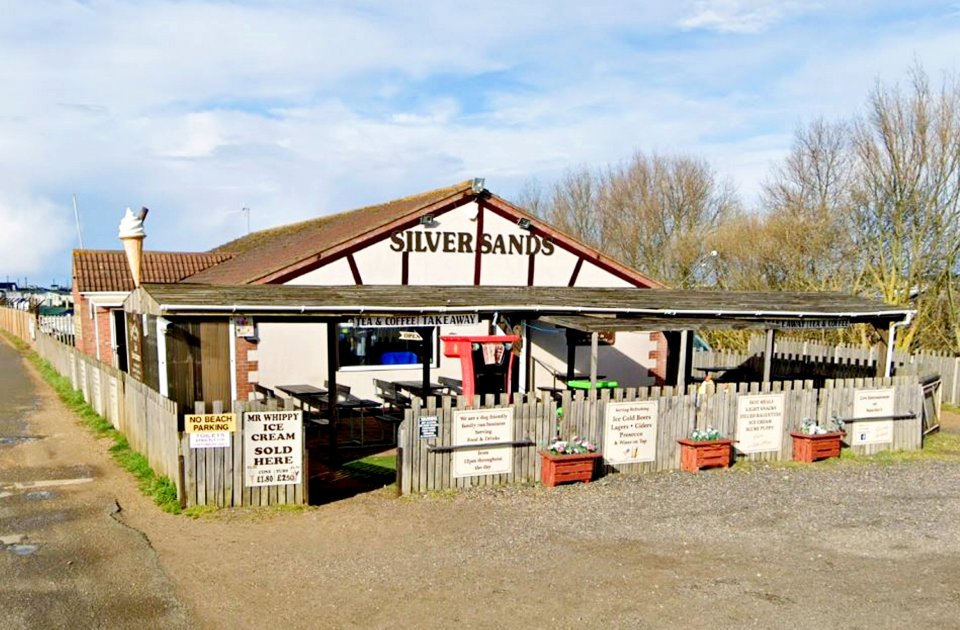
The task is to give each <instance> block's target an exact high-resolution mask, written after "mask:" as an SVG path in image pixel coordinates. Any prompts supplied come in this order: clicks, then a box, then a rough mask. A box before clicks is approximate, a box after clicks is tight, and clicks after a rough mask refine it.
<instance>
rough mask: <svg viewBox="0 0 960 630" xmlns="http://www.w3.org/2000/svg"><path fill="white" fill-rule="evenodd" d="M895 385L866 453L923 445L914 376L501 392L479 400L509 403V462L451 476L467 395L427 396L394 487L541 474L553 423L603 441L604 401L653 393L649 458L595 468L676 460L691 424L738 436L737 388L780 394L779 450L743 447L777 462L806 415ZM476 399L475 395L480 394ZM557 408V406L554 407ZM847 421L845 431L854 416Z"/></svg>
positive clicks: (843, 414) (819, 415) (411, 415)
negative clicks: (497, 468) (881, 427)
mask: <svg viewBox="0 0 960 630" xmlns="http://www.w3.org/2000/svg"><path fill="white" fill-rule="evenodd" d="M891 387H892V388H893V389H894V390H895V393H894V400H895V411H894V413H895V415H898V416H906V417H904V418H901V419H898V420H897V421H896V422H895V423H894V433H893V441H892V443H886V444H869V445H856V446H851V447H850V448H851V450H852V451H853V452H855V453H862V454H872V453H875V452H878V451H880V450H917V449H919V448H921V446H922V435H923V428H922V426H921V412H922V409H923V389H922V387H921V386H920V384H919V383H918V380H917V378H916V377H915V376H901V377H894V378H890V379H882V378H872V379H855V380H837V381H828V382H827V383H826V384H825V387H823V388H815V387H814V386H813V382H812V381H809V380H808V381H786V382H774V383H767V384H760V383H739V384H735V385H731V386H730V387H729V389H724V388H723V386H720V387H718V388H717V389H716V390H714V391H709V392H704V393H703V394H698V393H697V388H696V387H693V386H691V387H690V388H688V389H687V390H686V391H685V392H679V391H676V390H675V389H674V388H671V387H664V388H658V387H654V388H627V389H616V390H599V391H594V392H589V393H587V394H585V393H584V392H582V391H581V392H576V393H575V394H571V393H570V392H566V393H564V395H563V398H562V399H561V401H560V402H559V403H557V402H554V401H552V400H550V399H545V400H537V399H536V398H533V397H532V396H516V397H514V398H515V401H514V402H509V401H508V399H507V398H506V397H501V398H500V399H499V400H496V399H494V398H493V397H487V398H485V399H484V400H483V404H482V405H480V406H479V407H475V408H480V409H493V408H507V407H509V408H511V409H512V410H513V416H514V431H513V441H512V445H510V446H509V448H512V449H513V451H512V461H513V464H512V469H511V470H510V471H509V472H506V473H500V474H495V475H477V476H469V477H457V476H455V475H454V464H453V456H454V455H453V454H454V452H455V451H456V450H457V447H458V445H456V444H454V443H453V441H452V440H453V431H452V427H453V414H454V413H455V412H457V411H460V410H463V409H466V405H465V403H466V401H465V400H464V399H463V398H462V397H460V398H457V399H452V398H445V399H443V401H442V404H440V405H437V404H436V403H435V402H432V401H431V402H430V403H429V404H428V405H427V406H425V407H423V406H420V405H419V403H418V402H415V403H414V406H413V408H412V409H410V410H408V411H407V413H406V417H405V419H404V422H403V424H402V425H401V428H400V433H399V435H400V438H399V446H400V453H401V454H400V462H399V469H398V472H399V481H400V489H401V492H402V493H404V494H408V493H414V494H415V493H424V492H431V491H435V490H449V489H457V488H465V487H471V486H496V485H504V484H511V483H530V482H533V481H536V480H538V479H539V478H540V468H541V460H540V457H539V453H538V451H539V450H540V449H542V448H544V447H545V446H546V444H547V443H548V442H549V441H550V440H551V439H552V438H553V436H554V435H556V434H557V433H558V432H559V434H560V435H562V436H563V437H565V438H566V437H570V436H572V435H579V436H582V437H586V438H588V439H589V440H591V441H593V442H595V443H597V444H598V445H601V446H602V444H603V440H604V420H605V417H606V416H605V414H606V406H607V405H608V404H609V403H611V402H627V401H634V400H656V401H657V403H658V414H657V415H658V419H657V434H656V459H655V461H651V462H644V463H631V464H618V465H611V464H609V463H607V462H605V461H604V462H603V463H602V464H601V468H602V473H603V474H610V473H645V472H656V471H665V470H678V469H679V468H680V446H679V444H678V443H677V440H678V439H681V438H685V437H688V436H689V435H690V433H691V432H692V431H693V430H694V429H697V428H699V429H704V428H707V426H708V425H709V426H712V427H713V428H715V429H717V430H718V431H720V433H721V434H722V435H725V436H734V435H736V419H737V409H738V400H739V398H740V397H741V396H745V395H753V394H764V393H783V395H784V421H783V431H782V439H781V444H780V449H779V450H778V451H769V452H764V453H751V454H741V455H739V457H740V458H743V459H748V460H751V461H777V460H789V459H791V458H792V449H793V445H792V438H791V437H790V432H791V431H796V430H798V429H799V428H800V426H801V425H802V423H803V420H804V418H811V419H815V420H817V421H818V424H820V425H821V426H824V427H829V426H831V421H832V420H833V419H834V418H841V419H850V418H852V417H853V400H854V395H855V392H856V391H858V390H865V389H877V388H891ZM475 402H480V401H479V399H478V400H477V401H475ZM558 407H559V408H562V415H561V416H559V420H558V414H557V410H558ZM421 417H427V418H432V417H436V418H437V422H438V424H439V429H438V435H437V437H436V438H429V439H421V438H420V434H419V423H420V418H421ZM854 424H856V423H851V424H848V429H850V430H852V427H853V425H854Z"/></svg>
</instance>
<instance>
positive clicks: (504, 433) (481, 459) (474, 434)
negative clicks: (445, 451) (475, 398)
mask: <svg viewBox="0 0 960 630" xmlns="http://www.w3.org/2000/svg"><path fill="white" fill-rule="evenodd" d="M512 440H513V407H502V408H498V409H471V410H466V411H454V412H453V444H454V446H466V445H469V444H491V443H495V442H510V441H512ZM511 470H513V447H512V446H510V445H504V446H491V447H485V448H478V449H476V450H472V449H471V450H462V451H454V452H453V476H454V477H476V476H479V475H499V474H504V473H509V472H510V471H511Z"/></svg>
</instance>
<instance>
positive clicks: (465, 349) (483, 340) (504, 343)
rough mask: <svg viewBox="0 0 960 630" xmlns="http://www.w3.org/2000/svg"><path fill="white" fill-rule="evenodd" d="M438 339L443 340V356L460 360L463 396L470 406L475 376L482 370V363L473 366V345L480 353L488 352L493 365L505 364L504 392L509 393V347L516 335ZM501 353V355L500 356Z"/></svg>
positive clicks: (510, 370)
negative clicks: (498, 347)
mask: <svg viewBox="0 0 960 630" xmlns="http://www.w3.org/2000/svg"><path fill="white" fill-rule="evenodd" d="M440 339H441V340H443V356H445V357H459V358H460V374H461V376H462V380H463V395H464V396H465V397H466V398H467V400H468V401H469V402H470V403H471V404H472V403H473V396H474V394H476V393H477V391H476V390H477V376H478V375H479V374H480V373H481V372H482V371H483V370H484V365H483V364H482V363H481V364H480V365H475V364H474V363H475V361H474V356H475V355H474V349H475V347H474V344H478V346H479V349H480V350H481V351H487V352H490V354H491V357H492V360H493V362H494V363H495V364H497V365H502V364H503V363H505V364H506V366H505V368H506V369H505V379H506V380H505V381H504V392H506V393H507V394H510V393H511V389H512V384H513V381H512V380H511V379H512V377H513V349H512V347H511V346H512V345H513V343H514V342H516V341H519V340H520V337H518V336H517V335H464V336H442V337H440ZM488 344H489V345H488ZM484 346H487V348H484ZM496 346H500V349H497V347H496ZM501 351H502V354H500V352H501ZM498 380H499V379H498ZM480 393H487V392H480Z"/></svg>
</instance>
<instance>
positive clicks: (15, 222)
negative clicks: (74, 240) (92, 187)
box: [0, 194, 72, 285]
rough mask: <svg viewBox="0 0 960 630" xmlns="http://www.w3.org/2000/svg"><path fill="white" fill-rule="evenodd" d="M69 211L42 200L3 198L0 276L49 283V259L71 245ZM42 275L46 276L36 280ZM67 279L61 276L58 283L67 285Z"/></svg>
mask: <svg viewBox="0 0 960 630" xmlns="http://www.w3.org/2000/svg"><path fill="white" fill-rule="evenodd" d="M67 211H68V210H67V209H66V208H63V207H58V206H56V205H55V204H53V203H52V202H50V201H49V200H46V199H42V198H36V197H30V196H26V195H10V194H4V195H3V196H2V197H0V225H2V226H3V229H2V230H0V274H2V276H0V277H4V276H10V277H11V278H19V277H21V276H27V277H28V278H29V280H30V282H31V283H36V284H41V285H42V284H46V283H47V282H49V281H50V280H51V278H48V277H46V273H47V272H48V268H47V267H46V264H47V260H48V259H49V258H50V256H52V255H53V254H54V253H55V252H57V250H59V249H62V248H63V247H64V246H66V245H67V244H68V242H69V236H70V235H69V234H68V232H67V226H68V225H69V224H70V218H68V217H67V216H64V215H65V213H66V212H67ZM71 218H72V215H71ZM40 273H43V274H44V275H43V277H40V278H37V277H34V276H36V275H37V274H40ZM68 277H69V276H68V275H67V274H60V275H58V277H57V280H58V282H59V283H60V284H66V281H67V279H68Z"/></svg>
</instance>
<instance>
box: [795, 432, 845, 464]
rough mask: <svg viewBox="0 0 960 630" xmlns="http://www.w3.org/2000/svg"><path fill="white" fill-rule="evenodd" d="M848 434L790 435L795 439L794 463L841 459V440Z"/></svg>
mask: <svg viewBox="0 0 960 630" xmlns="http://www.w3.org/2000/svg"><path fill="white" fill-rule="evenodd" d="M845 435H846V433H844V432H843V431H835V432H833V433H821V434H820V435H809V434H806V433H793V432H791V433H790V436H791V437H792V438H793V461H795V462H815V461H817V460H818V459H827V458H830V457H840V447H841V445H840V440H841V439H843V436H845Z"/></svg>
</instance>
